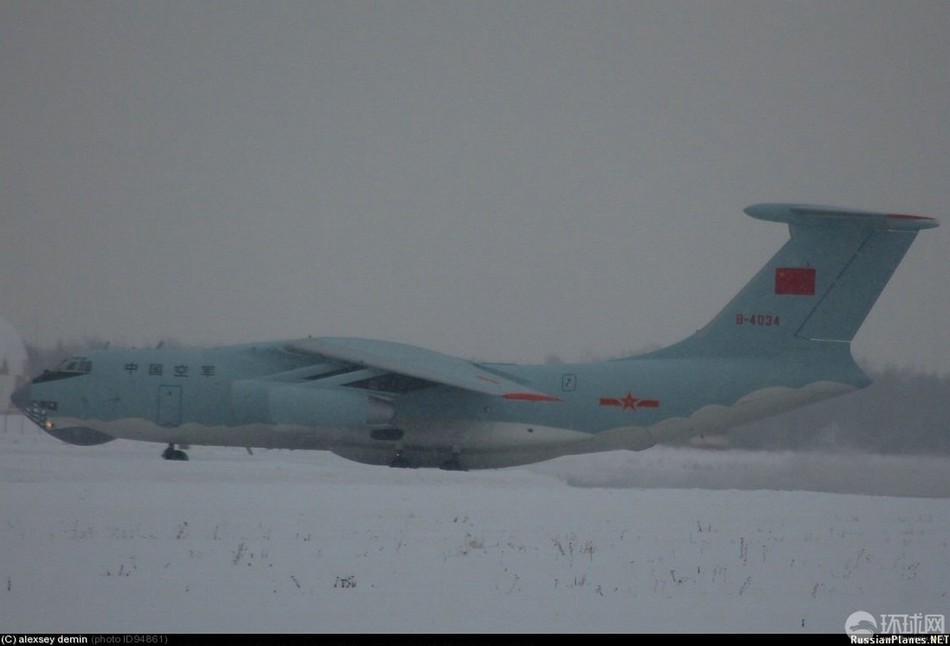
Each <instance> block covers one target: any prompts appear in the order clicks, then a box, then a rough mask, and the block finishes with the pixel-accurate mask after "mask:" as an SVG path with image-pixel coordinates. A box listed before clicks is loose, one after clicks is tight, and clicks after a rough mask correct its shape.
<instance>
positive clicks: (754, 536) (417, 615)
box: [0, 418, 950, 633]
mask: <svg viewBox="0 0 950 646" xmlns="http://www.w3.org/2000/svg"><path fill="white" fill-rule="evenodd" d="M161 448H162V447H160V446H158V445H152V444H135V443H130V442H121V441H120V442H113V443H111V444H107V445H104V446H99V447H88V448H85V447H75V446H69V445H66V444H62V443H60V442H58V441H56V440H54V439H52V438H50V437H48V436H46V435H45V434H42V433H40V432H39V431H38V430H36V429H35V428H32V427H30V426H29V425H28V424H23V423H22V422H21V419H20V418H10V419H8V420H5V421H4V422H3V425H2V427H0V625H2V626H3V630H5V631H7V632H259V633H272V632H278V633H282V632H288V633H300V632H303V633H320V632H347V633H350V632H449V633H456V632H654V631H662V632H723V631H728V632H770V633H771V632H826V633H828V632H830V633H843V632H844V624H845V621H846V619H847V618H848V616H849V615H851V613H853V612H855V611H858V610H863V611H867V612H870V613H871V614H872V615H875V616H877V615H880V614H881V613H891V614H893V613H902V614H913V613H923V614H942V615H950V594H948V591H950V548H948V542H950V470H948V466H950V461H948V460H942V459H936V458H897V457H881V456H855V455H838V456H835V455H801V454H798V455H796V454H756V453H742V452H734V451H718V452H715V451H703V450H697V449H693V450H686V449H681V450H674V449H664V448H654V449H651V450H649V451H646V452H643V453H638V454H632V453H611V454H603V455H596V456H583V457H576V458H571V459H561V460H556V461H552V462H549V463H544V464H540V465H535V466H532V467H524V468H514V469H505V470H497V471H476V472H469V473H454V472H443V471H435V470H395V469H387V468H381V467H370V466H363V465H359V464H354V463H350V462H347V461H345V460H342V459H340V458H337V457H335V456H333V455H330V454H324V453H312V452H286V451H285V452H279V451H270V452H268V451H259V452H255V454H254V455H253V456H252V455H248V454H247V453H246V452H245V451H243V450H240V449H220V448H208V447H193V448H192V449H191V451H190V455H191V461H190V462H184V463H179V462H165V461H163V460H161V459H159V453H160V451H161ZM842 492H845V493H842ZM862 492H863V493H862ZM870 494H874V495H870Z"/></svg>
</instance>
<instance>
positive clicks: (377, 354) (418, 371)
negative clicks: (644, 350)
mask: <svg viewBox="0 0 950 646" xmlns="http://www.w3.org/2000/svg"><path fill="white" fill-rule="evenodd" d="M287 349H288V350H290V351H292V352H299V353H304V354H313V355H318V356H320V357H322V358H325V359H330V360H333V361H342V362H344V363H351V364H354V365H358V366H364V367H368V368H379V369H381V370H387V371H390V372H395V373H398V374H401V375H407V376H410V377H416V378H418V379H425V380H427V381H432V382H435V383H438V384H444V385H446V386H453V387H455V388H461V389H463V390H470V391H473V392H477V393H483V394H486V395H495V396H498V397H504V398H505V399H512V400H521V401H558V398H557V397H552V396H551V395H547V394H545V393H541V392H538V391H536V390H533V389H531V388H527V387H526V386H524V385H522V384H519V383H517V382H515V381H513V380H511V379H509V378H507V377H503V376H501V375H499V374H498V373H496V372H494V371H489V370H486V369H485V368H483V367H481V366H479V365H478V364H475V363H472V362H470V361H466V360H464V359H459V358H458V357H453V356H450V355H447V354H442V353H440V352H435V351H433V350H427V349H425V348H420V347H418V346H414V345H408V344H405V343H395V342H393V341H379V340H375V339H359V338H350V337H320V338H316V339H303V340H300V341H294V342H291V343H290V344H288V346H287Z"/></svg>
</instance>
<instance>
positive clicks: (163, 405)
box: [158, 386, 181, 426]
mask: <svg viewBox="0 0 950 646" xmlns="http://www.w3.org/2000/svg"><path fill="white" fill-rule="evenodd" d="M180 424H181V386H159V387H158V425H159V426H178V425H180Z"/></svg>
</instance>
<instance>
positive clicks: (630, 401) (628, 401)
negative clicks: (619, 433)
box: [620, 390, 640, 410]
mask: <svg viewBox="0 0 950 646" xmlns="http://www.w3.org/2000/svg"><path fill="white" fill-rule="evenodd" d="M638 401H640V400H639V399H637V398H636V397H634V396H633V393H632V392H630V391H629V390H628V391H627V396H626V397H621V398H620V405H621V406H623V410H627V409H628V408H630V409H632V410H637V402H638Z"/></svg>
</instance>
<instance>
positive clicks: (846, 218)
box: [745, 204, 939, 231]
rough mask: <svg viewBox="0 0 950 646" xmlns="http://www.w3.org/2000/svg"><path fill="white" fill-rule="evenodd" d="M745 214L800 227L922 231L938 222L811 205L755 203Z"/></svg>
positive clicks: (923, 218) (930, 219) (896, 214)
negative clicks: (853, 226) (837, 226)
mask: <svg viewBox="0 0 950 646" xmlns="http://www.w3.org/2000/svg"><path fill="white" fill-rule="evenodd" d="M745 213H746V215H750V216H752V217H753V218H757V219H759V220H769V221H770V222H787V223H788V224H794V225H799V226H820V225H841V224H854V225H858V226H861V227H863V228H871V229H886V230H888V231H919V230H921V229H932V228H934V227H936V226H938V224H939V223H938V222H937V221H936V220H935V219H933V218H928V217H925V216H922V215H901V214H898V213H880V212H876V211H858V210H855V209H846V208H841V207H837V206H816V205H811V204H755V205H753V206H750V207H748V208H746V209H745Z"/></svg>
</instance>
